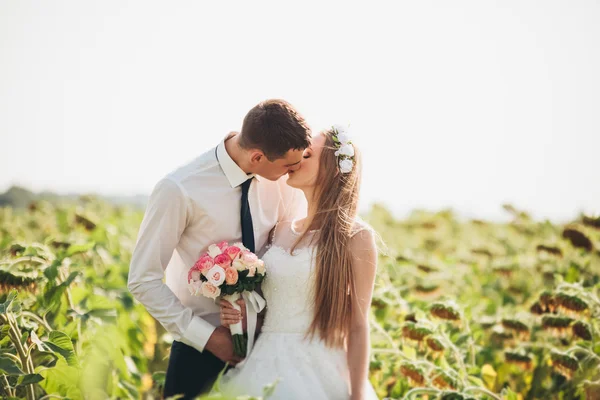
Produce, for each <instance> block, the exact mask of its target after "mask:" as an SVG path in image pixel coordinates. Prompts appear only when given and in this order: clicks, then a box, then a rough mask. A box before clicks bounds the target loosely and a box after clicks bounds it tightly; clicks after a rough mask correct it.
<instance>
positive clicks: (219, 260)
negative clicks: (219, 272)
mask: <svg viewBox="0 0 600 400" xmlns="http://www.w3.org/2000/svg"><path fill="white" fill-rule="evenodd" d="M215 264H217V265H219V266H221V267H222V268H228V267H230V266H231V258H230V257H229V256H228V255H227V254H225V253H223V254H219V255H218V256H216V257H215Z"/></svg>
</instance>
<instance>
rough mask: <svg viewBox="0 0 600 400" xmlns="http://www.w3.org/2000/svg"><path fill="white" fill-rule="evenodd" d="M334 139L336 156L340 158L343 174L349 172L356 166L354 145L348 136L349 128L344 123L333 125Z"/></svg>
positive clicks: (339, 163)
mask: <svg viewBox="0 0 600 400" xmlns="http://www.w3.org/2000/svg"><path fill="white" fill-rule="evenodd" d="M332 131H333V136H332V138H333V141H334V142H335V147H336V148H337V150H336V152H335V156H336V157H337V158H338V165H339V167H340V172H341V173H342V174H347V173H348V172H351V171H352V168H353V167H354V146H352V141H351V140H350V137H349V136H348V128H346V127H344V126H342V125H334V126H333V127H332Z"/></svg>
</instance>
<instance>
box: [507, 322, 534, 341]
mask: <svg viewBox="0 0 600 400" xmlns="http://www.w3.org/2000/svg"><path fill="white" fill-rule="evenodd" d="M502 326H503V327H504V328H505V329H507V330H509V331H513V332H515V334H516V335H517V336H518V337H519V338H520V339H523V340H525V339H527V338H528V337H529V327H528V326H527V325H525V324H524V323H523V322H521V321H519V320H516V319H507V318H505V319H503V320H502Z"/></svg>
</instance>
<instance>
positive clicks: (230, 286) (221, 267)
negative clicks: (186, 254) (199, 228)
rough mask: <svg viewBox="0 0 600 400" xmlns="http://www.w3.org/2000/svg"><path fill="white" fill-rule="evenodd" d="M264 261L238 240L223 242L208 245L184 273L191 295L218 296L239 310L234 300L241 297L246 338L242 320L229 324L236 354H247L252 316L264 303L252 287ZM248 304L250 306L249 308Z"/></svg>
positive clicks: (251, 337)
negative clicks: (242, 299)
mask: <svg viewBox="0 0 600 400" xmlns="http://www.w3.org/2000/svg"><path fill="white" fill-rule="evenodd" d="M266 274H267V272H266V270H265V263H264V262H263V261H262V260H260V259H259V258H258V257H257V256H256V254H254V253H252V252H251V251H249V250H248V249H246V248H245V247H244V245H242V244H241V243H234V244H233V245H231V246H230V245H229V244H228V243H227V242H225V241H223V242H220V243H218V244H212V245H210V246H209V247H208V251H207V252H206V253H204V254H202V255H201V256H200V258H199V259H198V261H196V263H195V264H194V265H193V266H192V267H191V268H190V270H189V272H188V287H189V290H190V293H191V294H192V295H194V296H200V295H202V296H205V297H208V298H211V299H216V298H217V297H219V296H221V297H223V298H224V299H225V300H227V301H229V302H230V303H231V304H232V305H233V307H234V308H235V309H236V310H238V311H240V306H239V305H238V304H237V303H236V301H237V300H238V299H239V298H240V297H243V298H244V300H245V302H246V315H247V317H248V339H246V338H245V337H244V331H243V329H242V323H241V322H238V323H236V324H233V325H230V327H229V328H230V330H231V334H232V336H233V344H234V351H235V353H236V355H238V356H242V357H245V356H246V354H249V353H250V350H251V349H252V344H253V342H254V332H255V330H256V315H257V314H258V313H259V312H260V311H262V309H263V308H264V306H265V300H264V299H263V298H262V297H261V296H260V295H259V294H257V293H256V292H255V291H254V290H255V289H256V288H257V287H258V286H259V284H260V283H261V282H262V281H263V279H264V278H265V276H266ZM249 307H250V308H249Z"/></svg>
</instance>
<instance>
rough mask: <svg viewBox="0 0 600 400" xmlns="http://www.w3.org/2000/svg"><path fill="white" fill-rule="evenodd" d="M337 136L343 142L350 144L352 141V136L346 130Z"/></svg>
mask: <svg viewBox="0 0 600 400" xmlns="http://www.w3.org/2000/svg"><path fill="white" fill-rule="evenodd" d="M337 138H338V140H339V141H340V143H341V144H348V142H349V141H350V136H348V133H346V132H344V133H340V134H338V135H337Z"/></svg>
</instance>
